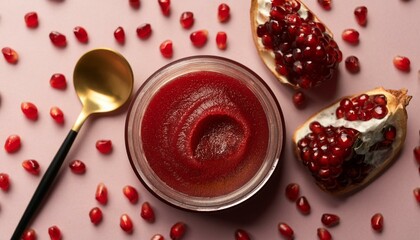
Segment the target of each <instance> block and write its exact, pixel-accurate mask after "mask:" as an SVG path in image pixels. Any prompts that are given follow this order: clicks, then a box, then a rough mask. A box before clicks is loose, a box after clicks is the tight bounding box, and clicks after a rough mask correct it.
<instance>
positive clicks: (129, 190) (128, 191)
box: [122, 185, 139, 204]
mask: <svg viewBox="0 0 420 240" xmlns="http://www.w3.org/2000/svg"><path fill="white" fill-rule="evenodd" d="M122 191H123V194H124V196H126V197H127V199H128V201H130V202H131V203H133V204H135V203H137V201H138V200H139V193H138V192H137V190H136V189H135V188H134V187H133V186H130V185H127V186H125V187H123V190H122Z"/></svg>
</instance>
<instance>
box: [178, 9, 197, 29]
mask: <svg viewBox="0 0 420 240" xmlns="http://www.w3.org/2000/svg"><path fill="white" fill-rule="evenodd" d="M179 22H180V23H181V26H182V27H183V28H185V29H190V28H191V27H192V26H193V25H194V13H192V12H189V11H187V12H183V13H182V14H181V17H180V18H179Z"/></svg>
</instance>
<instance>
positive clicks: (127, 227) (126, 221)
mask: <svg viewBox="0 0 420 240" xmlns="http://www.w3.org/2000/svg"><path fill="white" fill-rule="evenodd" d="M120 227H121V229H122V230H124V232H126V233H132V232H133V228H134V226H133V221H132V220H131V218H130V216H128V214H126V213H124V214H123V215H121V217H120Z"/></svg>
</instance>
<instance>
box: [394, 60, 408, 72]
mask: <svg viewBox="0 0 420 240" xmlns="http://www.w3.org/2000/svg"><path fill="white" fill-rule="evenodd" d="M393 63H394V66H395V67H396V68H397V69H398V70H401V71H403V72H409V71H410V65H411V62H410V59H409V58H408V57H404V56H396V57H394V60H393Z"/></svg>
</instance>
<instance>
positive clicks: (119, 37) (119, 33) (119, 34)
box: [114, 26, 125, 44]
mask: <svg viewBox="0 0 420 240" xmlns="http://www.w3.org/2000/svg"><path fill="white" fill-rule="evenodd" d="M114 38H115V40H116V41H117V42H118V43H119V44H124V43H125V31H124V28H123V27H121V26H119V27H117V29H115V31H114Z"/></svg>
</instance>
